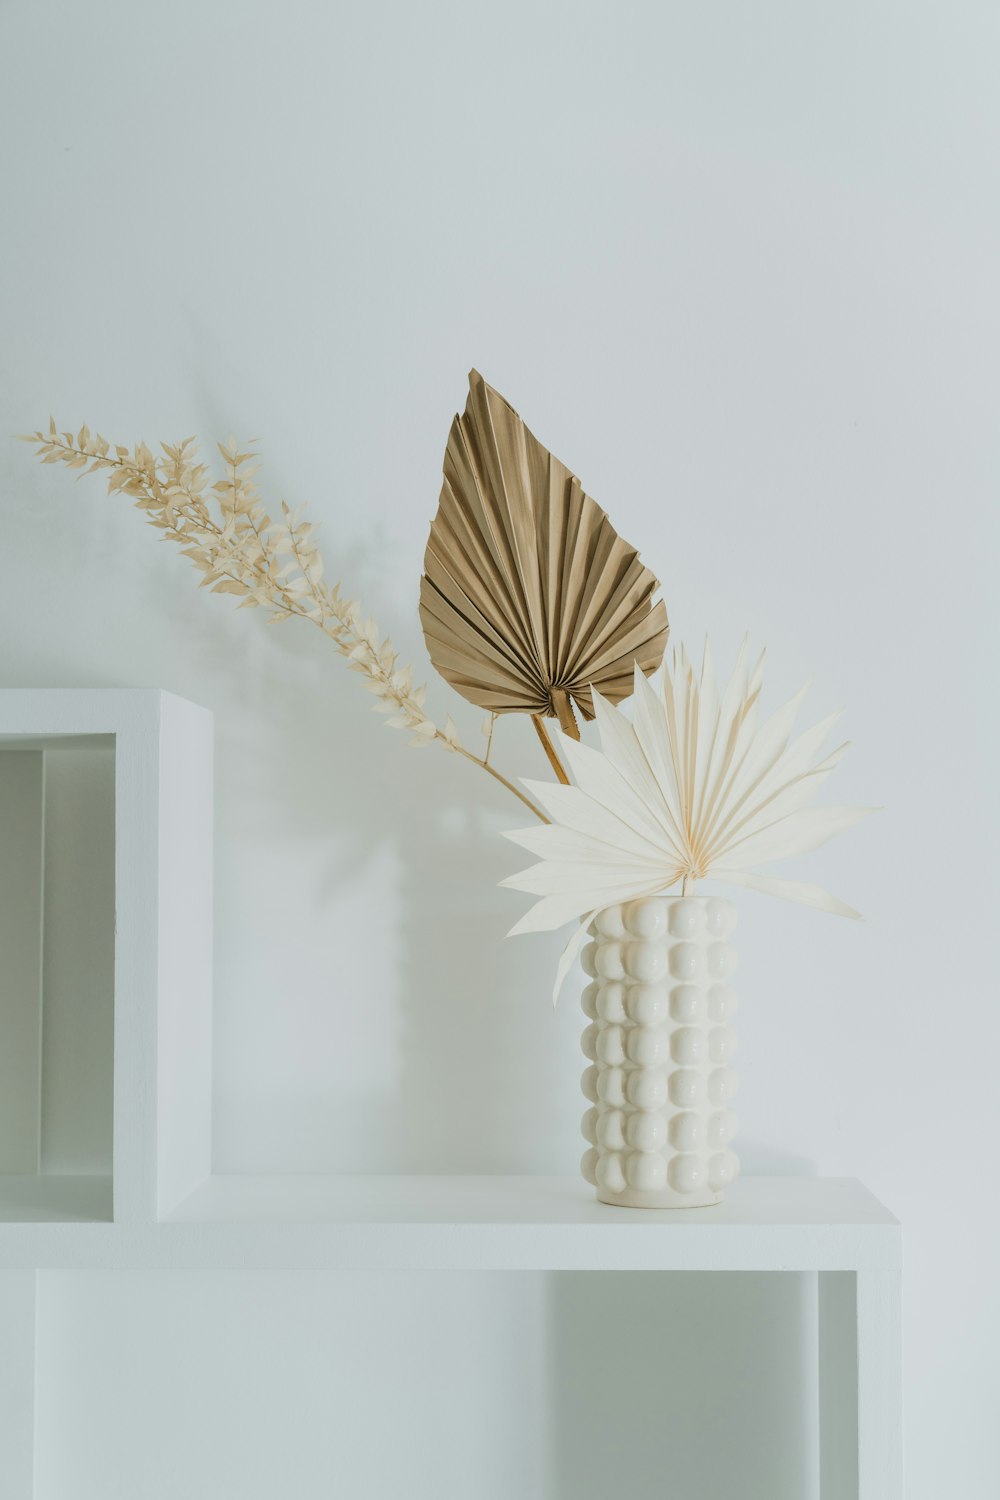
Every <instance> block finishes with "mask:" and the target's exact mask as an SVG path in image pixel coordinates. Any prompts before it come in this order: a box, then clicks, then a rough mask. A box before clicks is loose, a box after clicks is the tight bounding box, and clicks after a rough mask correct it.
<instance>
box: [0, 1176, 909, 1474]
mask: <svg viewBox="0 0 1000 1500" xmlns="http://www.w3.org/2000/svg"><path fill="white" fill-rule="evenodd" d="M38 1270H42V1271H45V1270H52V1271H55V1270H116V1271H134V1270H143V1271H157V1270H158V1271H200V1270H215V1271H237V1270H238V1271H241V1272H245V1271H261V1270H266V1271H277V1272H280V1271H285V1272H303V1271H308V1272H316V1271H338V1272H348V1273H350V1272H358V1271H364V1272H373V1271H377V1272H383V1271H384V1272H393V1271H399V1270H404V1271H412V1272H420V1273H423V1272H436V1271H446V1272H461V1271H469V1270H472V1271H487V1272H488V1271H498V1270H499V1271H512V1272H519V1271H570V1270H572V1271H579V1270H590V1271H593V1270H597V1271H642V1272H683V1271H711V1272H717V1273H722V1274H724V1273H726V1272H736V1271H767V1272H774V1273H791V1274H795V1273H799V1272H803V1271H804V1272H814V1273H816V1276H817V1312H818V1348H819V1426H820V1432H819V1452H820V1469H821V1477H822V1488H821V1494H822V1497H823V1500H900V1497H901V1496H902V1471H901V1459H900V1453H901V1422H902V1412H901V1372H900V1228H899V1225H898V1223H897V1222H896V1220H895V1219H894V1218H893V1216H892V1215H891V1214H890V1213H889V1212H888V1211H887V1210H886V1209H885V1208H883V1206H882V1205H881V1204H880V1203H879V1202H878V1201H877V1200H876V1199H875V1198H873V1197H872V1195H871V1194H870V1193H869V1192H868V1191H867V1190H866V1189H865V1188H864V1187H862V1185H861V1184H860V1183H858V1182H855V1181H853V1180H851V1179H824V1178H802V1177H785V1178H753V1177H749V1178H745V1179H741V1180H740V1181H739V1182H738V1183H737V1184H736V1185H735V1186H734V1187H733V1188H732V1189H731V1191H730V1193H729V1194H728V1195H727V1198H726V1201H725V1202H724V1203H722V1204H719V1205H717V1206H715V1207H712V1208H704V1209H690V1210H686V1211H683V1212H677V1211H675V1212H670V1213H667V1212H661V1213H653V1212H644V1211H642V1210H638V1209H620V1208H612V1207H608V1206H607V1205H605V1204H601V1203H597V1202H595V1201H594V1200H593V1198H592V1197H591V1194H590V1191H589V1189H588V1188H587V1187H586V1186H585V1185H584V1184H583V1183H582V1182H581V1181H579V1180H578V1179H574V1178H568V1179H567V1178H549V1177H499V1176H498V1177H360V1176H359V1177H339V1178H338V1177H330V1178H322V1177H274V1178H258V1177H253V1178H238V1177H236V1178H211V1179H208V1180H206V1182H205V1183H203V1184H202V1186H201V1187H200V1188H198V1189H197V1190H196V1191H195V1192H194V1193H193V1194H192V1195H191V1196H190V1197H189V1198H188V1199H187V1200H186V1201H185V1202H184V1203H182V1204H181V1205H180V1206H179V1208H178V1209H177V1210H175V1212H174V1213H173V1214H172V1215H171V1216H170V1217H169V1218H168V1219H167V1220H165V1221H163V1222H160V1223H153V1222H146V1223H141V1222H134V1223H114V1224H96V1223H79V1224H69V1223H49V1224H39V1223H34V1224H0V1272H3V1273H6V1274H0V1284H2V1283H3V1282H7V1283H8V1284H9V1285H12V1286H14V1287H19V1288H20V1289H21V1290H20V1292H19V1295H20V1296H22V1297H23V1295H26V1293H25V1292H24V1287H25V1285H26V1283H27V1281H28V1280H29V1279H30V1275H31V1272H32V1271H38ZM19 1273H20V1274H19ZM17 1306H18V1308H19V1307H20V1303H18V1304H17ZM15 1311H16V1309H15ZM13 1324H14V1326H15V1328H19V1327H20V1326H21V1323H20V1313H19V1312H17V1313H16V1316H15V1317H13ZM22 1332H23V1330H22ZM28 1342H30V1341H28ZM26 1347H27V1345H26ZM22 1357H23V1358H27V1354H26V1353H23V1356H22ZM24 1381H25V1387H26V1388H27V1386H28V1385H29V1384H30V1382H29V1379H28V1376H27V1374H25V1375H24ZM22 1493H23V1494H24V1495H25V1497H26V1500H27V1497H28V1496H30V1490H24V1491H23V1492H22ZM18 1500H20V1495H18Z"/></svg>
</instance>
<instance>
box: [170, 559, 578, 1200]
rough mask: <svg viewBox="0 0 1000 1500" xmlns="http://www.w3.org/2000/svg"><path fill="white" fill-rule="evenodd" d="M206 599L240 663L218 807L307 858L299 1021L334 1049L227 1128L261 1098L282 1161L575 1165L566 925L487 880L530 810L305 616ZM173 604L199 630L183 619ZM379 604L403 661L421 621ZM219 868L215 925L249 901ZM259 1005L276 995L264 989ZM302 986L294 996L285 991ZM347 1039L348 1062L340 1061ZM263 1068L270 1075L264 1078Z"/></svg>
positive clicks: (225, 1024)
mask: <svg viewBox="0 0 1000 1500" xmlns="http://www.w3.org/2000/svg"><path fill="white" fill-rule="evenodd" d="M364 572H365V568H364V566H363V564H362V560H361V559H360V558H354V559H348V560H347V561H346V563H345V573H346V574H347V575H348V576H350V575H353V574H359V575H362V576H363V574H364ZM185 581H187V580H185ZM191 613H194V611H193V610H192V611H191ZM198 613H199V626H203V627H204V636H203V639H202V641H201V643H200V645H199V647H198V652H199V659H200V662H201V665H202V667H203V668H204V667H206V666H208V665H211V667H212V669H213V674H218V677H219V678H220V679H222V678H224V677H229V678H232V677H233V675H234V674H233V663H234V661H235V662H236V664H237V672H238V682H239V693H238V697H237V698H236V699H235V700H234V701H231V702H230V703H228V704H226V705H220V706H219V715H220V717H219V725H218V730H219V744H218V752H217V754H218V768H217V784H218V786H219V796H220V821H225V822H227V823H228V821H229V820H230V819H231V818H232V819H235V820H238V819H239V818H240V817H241V816H242V815H243V810H244V809H246V808H247V807H252V808H254V809H255V817H254V825H253V840H254V842H255V844H256V845H257V846H258V847H259V849H260V850H266V849H267V848H268V846H269V845H272V846H273V847H274V848H275V850H278V849H281V848H282V847H284V848H285V849H286V850H287V849H289V848H294V847H295V846H296V844H298V845H299V846H300V847H301V848H302V850H303V857H304V859H308V860H310V861H311V863H310V865H309V869H310V875H309V879H308V881H305V880H303V883H302V885H301V887H300V895H301V896H302V897H303V898H304V899H305V900H306V902H307V903H308V905H309V907H310V913H309V915H308V918H307V927H308V930H307V931H306V933H305V938H306V942H305V948H304V952H305V954H306V955H307V957H306V958H305V959H300V960H299V962H300V964H301V965H302V967H300V970H299V973H300V975H302V974H304V973H305V972H306V966H308V971H309V972H310V973H311V975H312V976H313V977H312V978H311V980H309V981H308V982H310V983H311V984H312V986H313V988H314V990H316V991H317V992H319V991H321V992H322V994H321V996H320V995H318V994H317V997H316V999H315V1000H314V1008H313V1010H312V1011H311V1012H310V1013H309V1014H308V1015H306V1014H305V1013H304V1012H303V1026H302V1032H303V1034H310V1035H311V1036H312V1038H313V1042H314V1045H315V1046H317V1047H319V1048H321V1049H327V1050H326V1056H327V1057H328V1059H329V1063H330V1066H329V1069H328V1071H327V1075H326V1076H325V1077H324V1076H323V1075H322V1072H320V1074H319V1076H315V1075H312V1074H310V1076H308V1077H307V1076H303V1077H302V1078H301V1080H296V1081H292V1091H291V1096H290V1097H289V1096H286V1097H285V1098H283V1099H281V1098H275V1099H273V1100H265V1101H261V1100H260V1099H259V1098H258V1099H257V1100H255V1099H254V1098H253V1097H251V1096H250V1095H248V1096H247V1097H246V1099H245V1100H243V1101H241V1103H240V1106H239V1107H240V1109H241V1111H242V1112H244V1113H245V1114H246V1116H247V1127H246V1129H245V1130H241V1131H240V1132H239V1135H240V1136H242V1139H243V1140H244V1141H249V1140H251V1139H252V1134H251V1132H252V1130H253V1129H254V1124H253V1123H252V1121H251V1120H250V1116H252V1115H253V1114H254V1113H256V1114H257V1116H258V1121H260V1120H261V1118H262V1116H261V1110H262V1109H263V1115H264V1116H266V1115H268V1114H271V1115H272V1118H273V1122H274V1125H273V1134H274V1135H275V1136H282V1137H283V1138H284V1140H285V1143H286V1144H285V1146H284V1153H285V1159H284V1161H283V1162H281V1163H280V1166H281V1167H283V1169H284V1170H296V1169H300V1170H340V1171H371V1170H374V1171H380V1170H381V1171H399V1172H404V1171H411V1172H412V1171H424V1172H456V1171H458V1172H460V1171H468V1172H476V1171H478V1172H484V1171H485V1172H490V1171H497V1172H503V1171H507V1172H519V1171H520V1172H544V1171H551V1172H573V1171H575V1170H576V1165H577V1162H578V1159H579V1156H580V1153H581V1151H582V1148H583V1142H582V1140H581V1138H580V1135H579V1116H580V1114H581V1113H582V1110H583V1100H582V1098H581V1096H580V1092H579V1076H580V1072H581V1070H582V1068H583V1066H584V1058H583V1057H582V1054H581V1052H580V1049H579V1043H578V1037H579V1033H580V1031H581V1030H582V1027H583V1020H582V1017H581V1016H580V1013H579V1007H578V1006H577V1005H576V1004H575V1001H574V997H573V994H572V987H569V988H568V989H567V993H566V997H565V999H564V1001H563V1003H562V1005H561V1006H560V1007H559V1010H558V1011H556V1012H554V1011H553V1008H552V1005H551V1003H550V990H551V982H552V976H553V973H554V970H555V965H556V962H557V957H558V954H559V952H560V951H561V948H562V946H563V943H564V942H565V940H566V935H565V934H555V935H553V936H551V937H541V938H533V939H524V940H521V941H512V942H509V943H508V942H506V941H505V940H504V935H505V933H506V932H507V930H508V928H509V927H510V926H511V925H512V923H513V922H514V920H515V919H516V916H517V915H518V914H519V912H520V910H522V909H523V908H524V906H525V904H526V903H525V901H524V899H523V898H521V897H518V896H515V895H512V894H511V893H507V892H502V891H499V890H498V889H497V886H498V882H499V881H500V880H501V879H502V878H503V876H504V875H506V874H509V873H510V872H511V871H512V870H514V869H517V868H520V867H521V866H522V865H523V864H524V863H526V862H527V860H526V858H525V856H524V855H523V854H522V853H521V852H520V851H518V850H516V849H515V848H514V846H513V845H511V844H509V843H508V842H507V841H506V840H505V839H504V838H502V837H501V832H502V830H504V829H508V828H516V827H523V826H525V824H526V823H529V822H530V821H531V817H530V814H529V813H528V812H527V810H526V809H524V808H523V807H521V806H520V805H519V804H518V803H516V802H515V801H514V799H513V798H512V797H511V796H510V795H509V793H507V792H505V791H504V790H503V789H502V788H499V787H498V786H496V785H495V784H494V783H492V782H490V781H489V780H488V778H487V777H486V776H484V775H483V774H482V772H481V771H479V770H477V769H476V768H475V767H473V766H470V765H469V764H468V763H467V762H465V761H463V760H461V759H460V758H459V757H456V756H452V755H449V754H447V753H446V752H445V751H443V750H441V749H439V748H437V747H433V748H429V749H427V750H424V751H422V752H421V753H419V754H418V753H416V752H413V751H411V750H410V749H409V748H407V738H408V736H407V735H406V734H404V733H402V732H399V731H391V730H389V731H387V730H386V729H384V728H383V727H382V725H381V721H380V720H379V719H378V718H376V717H375V716H374V715H373V714H371V713H370V712H369V709H370V706H371V702H372V700H371V698H370V695H369V694H368V693H367V692H366V691H365V689H364V686H363V681H362V679H361V678H360V677H358V676H356V675H354V674H352V673H350V672H349V671H348V670H347V669H346V664H345V663H344V662H343V661H342V660H341V659H340V658H339V657H338V656H337V654H336V653H335V651H334V649H333V647H332V645H331V643H330V642H328V641H325V640H324V639H323V638H322V637H321V636H320V635H319V633H318V632H310V631H309V630H308V629H307V628H306V627H305V626H299V625H297V624H295V623H289V624H288V625H286V626H281V627H277V628H273V629H271V630H268V629H267V628H266V627H263V625H262V623H261V622H259V621H258V620H248V619H247V618H246V617H244V618H240V619H233V617H232V616H231V615H228V614H227V612H226V611H225V610H223V611H220V613H221V614H222V615H223V617H224V619H223V621H221V622H220V623H219V624H216V622H215V621H214V620H212V621H211V622H210V621H209V620H208V618H207V617H206V616H205V615H204V614H203V613H201V612H200V611H199V612H198ZM176 623H177V627H178V628H184V629H186V631H187V632H189V633H190V632H191V630H192V628H193V627H192V625H191V622H190V620H189V619H188V620H187V621H186V622H185V619H184V618H183V617H179V618H178V619H177V622H176ZM381 623H383V625H384V626H388V627H389V629H390V632H391V633H392V635H393V638H394V639H395V640H397V644H398V647H399V649H400V652H401V655H402V657H403V659H404V660H406V659H407V658H408V657H409V656H410V655H411V654H414V655H416V654H417V652H418V650H419V643H418V641H417V640H416V639H415V637H416V627H415V623H414V624H413V625H411V627H410V631H409V633H408V634H409V638H407V632H406V631H405V630H404V631H400V632H398V633H397V631H396V629H395V628H394V627H395V624H396V622H395V621H393V620H391V619H385V620H383V621H382V622H381ZM248 627H250V628H248ZM253 627H256V629H254V628H253ZM199 633H200V632H199ZM255 636H256V637H257V639H256V640H255V639H254V637H255ZM261 637H263V640H262V639H261ZM417 672H418V674H419V675H420V676H422V675H423V673H422V672H421V670H420V667H419V666H418V667H417ZM427 675H428V677H429V679H430V687H431V700H432V703H434V704H435V706H436V712H437V715H438V717H439V720H443V716H444V712H445V710H446V709H447V708H448V707H451V708H452V709H454V711H455V712H456V714H459V713H460V711H461V708H462V707H463V706H462V705H459V708H457V709H456V708H455V703H454V699H453V696H452V695H451V694H450V692H449V690H448V689H446V688H444V687H443V686H442V685H440V684H438V683H436V681H435V680H434V679H433V676H432V674H430V673H429V672H428V674H427ZM432 711H433V710H432ZM480 718H481V715H480V714H479V713H478V711H475V710H469V709H466V711H465V713H464V715H463V719H464V722H465V724H466V726H467V725H468V723H469V721H470V720H471V723H472V729H471V732H467V733H466V734H465V738H466V742H467V743H469V744H470V745H475V744H476V738H477V730H476V727H475V726H477V725H478V722H479V719H480ZM497 739H498V740H499V741H500V742H501V748H500V751H499V758H500V760H501V763H502V764H503V766H504V768H505V769H506V770H508V772H517V771H521V772H524V773H526V774H533V775H538V776H544V775H545V774H546V768H545V766H544V765H543V764H540V763H539V762H540V757H541V752H540V750H539V747H538V745H537V741H536V740H535V737H534V735H533V734H530V732H526V726H525V725H523V724H520V723H514V722H512V721H510V720H508V721H507V722H506V723H505V724H504V725H503V726H502V730H501V731H499V732H498V735H497ZM232 832H233V834H234V835H235V836H236V837H239V838H242V837H244V835H243V834H241V833H239V832H238V830H237V828H236V827H235V826H234V827H233V829H232ZM220 852H221V857H222V859H228V858H231V857H232V856H231V854H229V853H227V852H226V851H220ZM254 853H255V855H256V853H257V851H256V850H255V851H254ZM297 878H301V877H297ZM224 881H225V870H224V867H223V868H221V869H220V883H219V887H218V891H217V895H218V902H219V910H220V916H221V919H222V922H223V923H224V924H225V925H224V927H223V928H221V929H220V931H223V932H225V931H232V930H233V929H236V930H237V931H238V929H239V927H242V926H244V925H245V924H246V922H247V917H246V914H245V913H243V912H234V911H229V912H227V911H226V905H227V902H228V899H229V897H228V894H227V891H226V889H225V886H224V884H223V882H224ZM383 882H384V885H383V884H382V883H383ZM366 890H371V893H372V902H373V903H374V905H372V904H369V905H367V906H366V905H361V907H360V908H359V909H358V910H357V917H358V921H359V923H363V924H364V927H363V929H362V930H361V931H359V932H358V934H357V941H356V946H355V949H354V952H353V953H351V954H348V955H346V959H347V962H346V964H345V963H341V961H340V960H339V959H338V956H337V953H336V951H335V947H334V942H333V939H332V937H331V934H332V932H333V929H334V926H335V924H337V923H338V922H340V923H342V922H343V916H342V913H343V911H344V910H347V909H351V910H354V908H353V907H351V905H350V904H351V903H352V902H358V901H359V900H360V901H361V902H362V903H364V900H365V897H364V894H361V895H360V896H359V892H361V893H363V892H364V891H366ZM296 920H299V918H298V917H297V918H296ZM380 924H381V939H380V934H379V927H380ZM227 946H228V943H227ZM366 947H368V948H369V952H370V961H368V962H363V961H362V959H361V958H360V956H359V955H360V953H362V952H363V951H364V950H365V948H366ZM226 962H227V958H226V954H225V952H222V953H221V954H220V964H221V965H222V966H224V965H225V964H226ZM352 965H353V967H351V966H352ZM220 980H221V983H220V992H219V994H218V995H217V1000H216V1015H217V1020H218V1021H219V1023H220V1025H219V1035H220V1038H222V1039H223V1040H222V1045H223V1046H225V1040H224V1039H225V1037H226V1035H227V1033H228V1034H229V1035H232V1036H233V1037H234V1039H235V1038H236V1036H237V1033H238V1032H239V1030H240V1029H241V1028H244V1027H245V1026H246V1024H247V1021H246V1015H245V1011H244V999H243V996H242V995H237V994H236V993H235V990H236V988H237V987H236V986H234V987H233V991H232V992H229V991H228V987H227V984H226V978H225V973H224V967H223V970H222V972H221V973H220ZM268 1003H269V1004H270V1003H273V1005H274V1007H275V1008H279V1007H281V1006H283V1005H285V1004H287V1003H288V1002H287V998H286V997H283V996H280V995H275V996H273V998H272V999H269V1001H268ZM303 1003H304V1002H302V1001H301V1000H299V999H294V998H293V999H292V1005H293V1007H294V1006H295V1005H300V1004H303ZM290 1024H291V1025H294V1024H295V1021H294V1010H293V1011H292V1012H290V1013H288V1015H287V1019H286V1020H285V1022H284V1025H285V1026H286V1027H287V1026H288V1025H290ZM345 1041H346V1043H347V1046H348V1047H349V1048H351V1049H354V1064H355V1065H354V1066H353V1067H350V1068H346V1069H345V1066H344V1058H343V1052H344V1043H345ZM338 1066H339V1068H340V1070H341V1071H340V1074H339V1075H338V1076H337V1077H336V1078H333V1077H331V1076H330V1075H331V1073H332V1072H333V1070H335V1069H336V1068H337V1067H338ZM227 1073H228V1076H227V1077H226V1079H225V1081H223V1078H222V1077H221V1076H220V1083H222V1088H223V1090H224V1089H225V1088H226V1087H229V1086H231V1081H232V1070H231V1069H229V1070H227ZM271 1081H272V1079H271V1078H269V1077H268V1076H267V1075H266V1074H265V1075H264V1076H263V1077H261V1078H259V1079H258V1084H257V1086H258V1087H260V1088H267V1087H268V1086H269V1085H270V1083H271ZM320 1142H325V1143H327V1146H326V1150H327V1152H328V1155H327V1157H326V1159H324V1160H316V1159H310V1160H308V1161H304V1160H303V1159H302V1157H301V1156H300V1152H301V1151H309V1152H316V1151H317V1150H318V1149H319V1148H318V1146H317V1143H320ZM261 1149H262V1150H266V1149H268V1148H267V1147H266V1146H264V1145H262V1147H261ZM250 1169H251V1170H252V1169H253V1167H252V1166H251V1167H250Z"/></svg>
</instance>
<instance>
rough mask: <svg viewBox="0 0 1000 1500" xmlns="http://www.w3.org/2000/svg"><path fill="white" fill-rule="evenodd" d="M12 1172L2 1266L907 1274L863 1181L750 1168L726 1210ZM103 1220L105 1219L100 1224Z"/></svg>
mask: <svg viewBox="0 0 1000 1500" xmlns="http://www.w3.org/2000/svg"><path fill="white" fill-rule="evenodd" d="M13 1182H14V1179H10V1178H8V1179H0V1269H30V1268H34V1269H36V1270H44V1269H48V1268H51V1269H70V1270H72V1269H77V1268H78V1269H83V1270H86V1269H132V1268H135V1269H150V1270H189V1269H206V1270H213V1269H214V1270H245V1269H262V1270H287V1271H295V1270H332V1271H378V1270H392V1271H423V1270H452V1271H457V1270H484V1271H486V1270H494V1271H560V1270H618V1271H671V1270H674V1271H684V1270H687V1271H696V1270H704V1271H738V1270H762V1271H797V1270H801V1271H808V1270H848V1271H860V1270H866V1269H867V1270H898V1266H899V1254H900V1236H899V1225H898V1223H897V1222H896V1220H895V1219H894V1218H893V1216H892V1215H891V1214H890V1213H889V1212H888V1210H887V1209H885V1208H884V1207H883V1206H882V1204H881V1203H879V1202H878V1200H877V1199H876V1198H874V1197H873V1196H872V1194H871V1193H870V1192H869V1191H868V1189H867V1188H865V1187H863V1186H862V1184H861V1183H859V1182H856V1181H855V1180H853V1179H852V1178H821V1177H811V1178H809V1177H748V1178H745V1179H743V1180H741V1181H739V1182H737V1183H736V1184H735V1185H734V1186H733V1187H732V1188H731V1189H730V1190H729V1193H728V1194H727V1197H726V1199H725V1201H724V1202H723V1203H720V1204H718V1205H716V1206H715V1207H713V1208H694V1209H682V1210H676V1209H659V1210H643V1209H623V1208H613V1207H610V1206H609V1205H606V1204H603V1203H598V1202H596V1200H595V1199H594V1198H593V1196H592V1194H591V1190H590V1189H589V1188H588V1187H587V1186H586V1185H585V1184H584V1183H583V1182H582V1181H580V1180H579V1179H577V1178H569V1177H500V1176H496V1177H458V1176H455V1177H416V1176H413V1177H319V1176H303V1177H297V1176H276V1177H221V1176H220V1177H212V1178H209V1179H208V1180H207V1181H206V1182H204V1183H203V1184H202V1186H201V1187H200V1188H198V1189H197V1191H196V1192H194V1193H193V1194H192V1195H191V1196H190V1197H189V1198H188V1199H186V1200H185V1201H184V1202H183V1203H182V1204H181V1205H180V1206H179V1207H178V1208H177V1209H175V1211H174V1212H173V1213H172V1214H171V1215H170V1216H169V1217H167V1218H166V1219H164V1220H162V1221H160V1222H157V1221H155V1220H153V1219H152V1217H150V1218H149V1219H147V1220H142V1221H138V1220H137V1221H134V1222H133V1221H125V1220H117V1221H115V1222H114V1223H108V1222H98V1220H99V1218H100V1215H101V1213H102V1210H103V1211H104V1212H106V1211H107V1207H106V1205H107V1203H108V1198H107V1197H106V1196H105V1190H104V1189H102V1187H101V1186H100V1185H99V1184H98V1185H95V1186H94V1189H93V1191H92V1192H89V1191H88V1190H87V1189H86V1188H85V1187H83V1186H79V1187H77V1188H74V1189H73V1190H72V1191H70V1189H69V1188H68V1187H67V1186H66V1184H65V1181H63V1182H62V1183H60V1184H59V1185H58V1187H56V1186H55V1185H50V1186H49V1188H48V1189H47V1190H44V1191H43V1189H42V1188H41V1187H39V1189H38V1190H37V1192H36V1193H34V1194H32V1193H31V1192H30V1191H28V1192H27V1194H26V1189H25V1187H24V1185H23V1183H22V1184H21V1185H18V1186H16V1187H12V1186H11V1184H12V1183H13ZM88 1218H90V1219H91V1221H90V1222H86V1220H87V1219H88Z"/></svg>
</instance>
